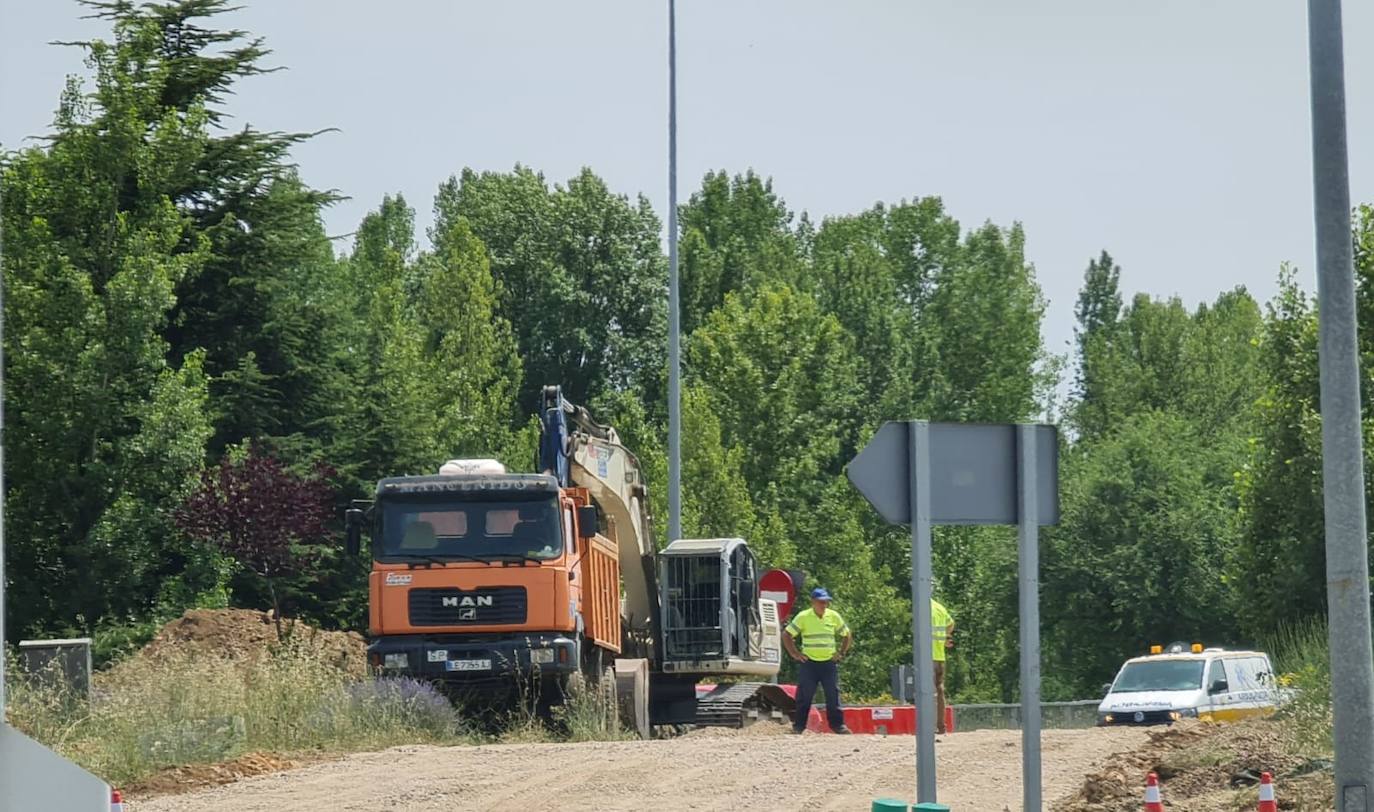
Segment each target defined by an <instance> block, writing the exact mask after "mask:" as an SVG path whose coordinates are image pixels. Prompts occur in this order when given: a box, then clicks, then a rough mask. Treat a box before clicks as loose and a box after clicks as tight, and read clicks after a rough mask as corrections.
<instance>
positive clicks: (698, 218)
mask: <svg viewBox="0 0 1374 812" xmlns="http://www.w3.org/2000/svg"><path fill="white" fill-rule="evenodd" d="M679 220H680V222H681V226H682V232H681V236H680V246H681V248H680V250H681V260H682V262H681V271H682V279H681V290H682V331H683V333H684V334H686V333H691V332H692V331H693V330H695V329H696V328H697V327H698V326H699V325H700V324H701V323H702V322H703V321H705V319H706V317H707V316H708V315H709V314H710V313H711V311H713V310H715V309H716V308H718V307H719V306H720V305H721V304H722V303H723V302H724V301H725V297H726V295H727V294H730V293H734V292H736V291H742V290H746V289H748V288H750V287H753V286H756V285H758V284H760V283H761V282H788V283H793V284H795V283H796V282H797V281H798V277H799V273H800V261H801V257H800V255H799V246H798V242H797V239H796V237H795V236H794V235H793V234H792V231H791V222H792V213H791V212H790V211H788V210H787V206H786V204H785V203H784V202H783V201H782V199H781V198H779V197H778V196H777V195H776V194H774V193H773V182H772V181H771V180H765V179H763V178H760V177H759V176H758V175H756V174H754V172H753V171H752V170H751V171H749V172H746V173H744V174H743V175H735V176H734V177H733V178H732V177H730V176H729V175H728V174H726V173H725V172H723V171H721V172H708V173H707V174H706V177H705V178H704V179H703V180H702V183H701V189H700V191H698V192H695V193H694V194H693V195H692V196H691V198H690V199H689V200H688V201H687V203H686V204H685V205H683V206H682V209H681V211H680V212H679Z"/></svg>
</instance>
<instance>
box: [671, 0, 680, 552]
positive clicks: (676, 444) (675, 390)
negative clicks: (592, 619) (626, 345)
mask: <svg viewBox="0 0 1374 812" xmlns="http://www.w3.org/2000/svg"><path fill="white" fill-rule="evenodd" d="M678 309H679V303H678V273H677V3H676V0H668V540H669V541H673V540H675V539H680V538H682V358H681V353H682V338H681V335H680V328H679V324H678Z"/></svg>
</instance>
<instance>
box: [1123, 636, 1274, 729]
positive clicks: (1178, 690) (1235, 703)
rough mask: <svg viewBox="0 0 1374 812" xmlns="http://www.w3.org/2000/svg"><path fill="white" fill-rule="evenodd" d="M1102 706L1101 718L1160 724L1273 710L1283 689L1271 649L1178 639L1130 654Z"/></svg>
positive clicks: (1228, 718)
mask: <svg viewBox="0 0 1374 812" xmlns="http://www.w3.org/2000/svg"><path fill="white" fill-rule="evenodd" d="M1106 688H1107V692H1106V693H1107V695H1106V696H1105V697H1104V698H1103V700H1102V703H1101V704H1100V705H1099V706H1098V709H1097V724H1098V725H1099V726H1105V725H1159V724H1164V725H1167V724H1173V723H1174V722H1176V721H1179V720H1180V719H1185V718H1197V719H1202V720H1203V721H1216V722H1229V721H1235V720H1237V719H1244V718H1247V717H1250V716H1261V715H1264V714H1268V713H1270V712H1272V711H1273V710H1274V708H1275V707H1277V705H1278V703H1279V700H1280V690H1279V688H1278V685H1277V681H1276V679H1275V677H1274V673H1273V666H1272V665H1271V664H1270V662H1269V655H1268V654H1265V653H1264V652H1260V651H1230V650H1226V649H1221V648H1203V647H1202V646H1201V645H1200V644H1197V643H1194V644H1193V645H1191V646H1184V645H1183V644H1179V643H1176V644H1173V645H1171V646H1169V649H1168V650H1167V651H1166V650H1164V648H1163V647H1162V646H1152V647H1151V652H1150V654H1149V655H1146V656H1143V657H1135V658H1132V659H1130V660H1127V661H1126V662H1125V664H1123V665H1122V666H1121V670H1120V671H1118V672H1117V675H1116V679H1115V680H1113V681H1112V683H1111V684H1110V685H1109V686H1106Z"/></svg>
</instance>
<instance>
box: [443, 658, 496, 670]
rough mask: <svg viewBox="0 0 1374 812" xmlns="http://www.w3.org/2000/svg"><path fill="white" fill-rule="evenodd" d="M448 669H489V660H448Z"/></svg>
mask: <svg viewBox="0 0 1374 812" xmlns="http://www.w3.org/2000/svg"><path fill="white" fill-rule="evenodd" d="M448 670H450V671H490V670H491V660H449V661H448Z"/></svg>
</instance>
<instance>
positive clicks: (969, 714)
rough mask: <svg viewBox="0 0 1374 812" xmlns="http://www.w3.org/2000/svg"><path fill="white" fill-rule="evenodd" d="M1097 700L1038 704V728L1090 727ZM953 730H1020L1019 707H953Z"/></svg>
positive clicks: (989, 705) (974, 705)
mask: <svg viewBox="0 0 1374 812" xmlns="http://www.w3.org/2000/svg"><path fill="white" fill-rule="evenodd" d="M1100 704H1101V700H1097V699H1083V700H1079V701H1075V702H1041V703H1040V726H1041V727H1042V728H1045V729H1047V730H1065V729H1071V728H1083V727H1092V726H1093V725H1095V724H1097V707H1098V705H1100ZM952 707H953V708H954V729H955V730H956V731H959V732H963V731H968V730H1020V729H1021V706H1020V705H1010V704H1000V703H980V704H971V705H953V706H952Z"/></svg>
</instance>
